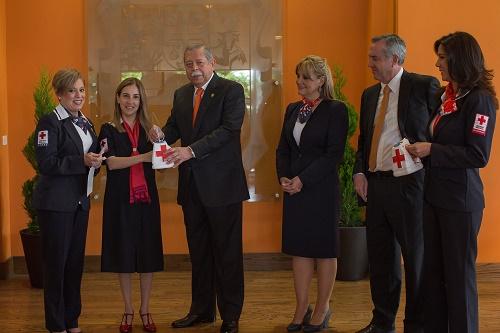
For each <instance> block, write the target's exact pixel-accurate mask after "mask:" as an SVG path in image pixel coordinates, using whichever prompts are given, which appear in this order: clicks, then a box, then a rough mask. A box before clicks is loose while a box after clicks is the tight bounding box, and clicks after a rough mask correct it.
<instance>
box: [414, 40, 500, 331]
mask: <svg viewBox="0 0 500 333" xmlns="http://www.w3.org/2000/svg"><path fill="white" fill-rule="evenodd" d="M434 51H435V52H436V54H437V57H438V59H437V62H436V67H438V68H439V71H440V72H441V76H442V79H443V81H446V82H448V85H447V86H446V89H445V91H444V93H443V95H442V97H441V100H442V104H441V107H440V108H439V109H438V110H436V111H435V113H434V115H433V116H432V117H431V121H430V124H429V131H430V138H431V140H430V142H419V143H415V144H413V145H410V146H408V147H407V149H408V151H409V152H410V153H411V154H412V155H414V156H418V157H426V165H427V170H426V181H425V190H424V193H425V204H424V284H423V286H424V288H425V291H424V294H425V297H426V299H425V304H426V307H425V332H426V333H443V332H453V333H462V332H468V333H472V332H479V324H478V304H477V303H478V300H477V287H476V270H475V263H476V256H477V235H478V232H479V227H480V225H481V219H482V216H483V209H484V195H483V184H482V182H481V178H480V176H479V168H483V167H485V166H486V164H487V163H488V159H489V157H490V149H491V142H492V138H493V131H494V129H495V118H496V109H497V108H498V100H497V98H496V94H495V90H494V88H493V85H492V78H493V73H492V71H491V70H487V69H486V68H485V64H484V58H483V54H482V52H481V48H480V47H479V44H478V43H477V41H476V40H475V39H474V37H473V36H471V35H470V34H468V33H466V32H455V33H452V34H449V35H446V36H443V37H441V38H440V39H438V40H437V41H436V42H435V43H434Z"/></svg>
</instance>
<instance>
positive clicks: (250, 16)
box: [86, 0, 282, 201]
mask: <svg viewBox="0 0 500 333" xmlns="http://www.w3.org/2000/svg"><path fill="white" fill-rule="evenodd" d="M86 3H87V14H88V15H87V23H88V24H87V28H88V52H89V55H88V59H89V73H88V74H89V76H88V77H89V95H90V98H89V99H88V100H89V103H90V115H91V117H92V119H93V121H94V122H95V123H96V126H97V128H100V126H101V124H103V123H104V122H107V121H111V119H112V117H113V108H114V98H115V97H114V92H115V89H116V87H117V85H118V84H119V83H120V81H121V80H122V79H124V78H126V77H129V76H134V77H137V78H139V79H141V80H142V82H143V84H144V86H145V88H146V94H147V96H148V104H149V111H150V113H151V116H152V120H153V122H154V123H155V124H157V125H159V126H163V125H164V124H165V122H166V120H167V118H168V116H169V115H170V110H171V107H172V100H173V95H174V91H175V90H176V89H177V88H179V87H181V86H182V85H184V84H186V83H188V80H187V78H186V75H185V73H184V66H183V51H184V48H185V47H186V46H188V45H192V44H198V43H203V44H205V45H207V46H208V47H210V48H211V49H212V52H213V54H214V56H215V59H216V63H217V64H216V72H217V73H218V74H219V75H221V76H223V77H226V78H228V79H231V80H234V81H237V82H239V83H241V84H242V85H243V87H244V90H245V97H246V115H245V121H244V123H243V127H242V132H241V141H242V154H243V164H244V167H245V171H246V175H247V180H248V185H249V190H250V195H251V199H250V201H261V200H271V199H275V198H276V197H277V196H278V195H277V193H279V192H280V189H279V185H278V183H277V179H276V172H275V162H274V161H275V158H274V156H275V148H276V145H277V143H278V139H279V135H280V129H281V109H282V106H281V70H282V60H281V58H282V54H281V50H282V45H281V0H213V1H205V2H203V3H202V2H200V1H197V0H136V1H132V0H88V1H87V2H86ZM97 177H98V178H97V179H96V181H95V186H94V187H95V192H94V198H95V199H101V198H102V196H103V194H104V185H105V181H106V179H105V177H106V173H105V172H101V173H100V174H99V175H98V176H97ZM157 184H158V189H159V191H160V198H161V200H162V201H175V197H176V192H177V170H176V169H170V170H166V171H165V172H162V173H157Z"/></svg>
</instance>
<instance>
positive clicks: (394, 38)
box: [372, 34, 406, 65]
mask: <svg viewBox="0 0 500 333" xmlns="http://www.w3.org/2000/svg"><path fill="white" fill-rule="evenodd" d="M379 41H384V42H385V49H384V54H385V56H386V57H387V58H389V57H392V56H396V57H398V64H399V65H402V64H403V63H404V62H405V58H406V44H405V41H404V40H403V39H402V38H401V37H399V36H398V35H396V34H388V35H380V36H375V37H373V38H372V43H376V42H379Z"/></svg>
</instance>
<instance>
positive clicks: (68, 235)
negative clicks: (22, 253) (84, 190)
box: [38, 209, 89, 331]
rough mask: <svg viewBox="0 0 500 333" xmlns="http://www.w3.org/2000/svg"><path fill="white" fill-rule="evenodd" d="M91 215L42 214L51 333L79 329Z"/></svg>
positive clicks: (45, 292) (45, 284)
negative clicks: (86, 241) (86, 244)
mask: <svg viewBox="0 0 500 333" xmlns="http://www.w3.org/2000/svg"><path fill="white" fill-rule="evenodd" d="M88 219H89V212H88V211H84V210H82V209H78V210H76V211H75V212H71V213H66V212H55V211H48V210H39V211H38V220H39V222H40V230H41V235H42V252H43V253H42V254H43V266H44V278H43V282H44V304H45V326H46V328H47V329H48V330H49V331H64V330H66V329H69V328H75V327H78V317H79V316H80V313H81V308H82V304H81V297H80V286H81V281H82V273H83V261H84V255H85V240H86V237H87V224H88Z"/></svg>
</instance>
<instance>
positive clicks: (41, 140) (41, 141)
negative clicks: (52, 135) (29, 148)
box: [37, 130, 49, 147]
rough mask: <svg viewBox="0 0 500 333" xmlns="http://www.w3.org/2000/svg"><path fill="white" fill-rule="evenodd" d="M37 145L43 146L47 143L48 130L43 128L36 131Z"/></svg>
mask: <svg viewBox="0 0 500 333" xmlns="http://www.w3.org/2000/svg"><path fill="white" fill-rule="evenodd" d="M37 137H38V146H39V147H45V146H47V145H48V144H49V131H48V130H43V131H39V132H38V136H37Z"/></svg>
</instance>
